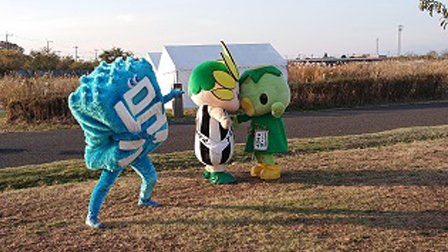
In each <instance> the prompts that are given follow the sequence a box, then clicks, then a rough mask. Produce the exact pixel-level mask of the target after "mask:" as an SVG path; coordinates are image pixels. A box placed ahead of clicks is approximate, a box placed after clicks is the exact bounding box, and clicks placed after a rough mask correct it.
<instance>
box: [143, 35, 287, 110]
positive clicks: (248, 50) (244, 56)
mask: <svg viewBox="0 0 448 252" xmlns="http://www.w3.org/2000/svg"><path fill="white" fill-rule="evenodd" d="M227 46H228V48H229V50H230V52H231V53H232V55H233V57H234V58H235V61H236V64H237V66H238V68H239V72H240V74H242V73H243V72H244V71H245V70H247V69H250V68H254V67H257V66H262V65H272V66H275V67H277V68H278V69H280V70H281V71H282V73H283V75H284V76H285V78H287V73H288V70H287V62H286V60H285V59H284V58H283V57H282V56H281V55H280V54H279V53H278V52H277V51H276V50H275V49H274V47H272V45H271V44H228V45H227ZM221 52H222V49H221V45H218V44H216V45H187V46H165V47H164V48H163V50H162V52H161V53H148V61H149V62H150V63H151V64H152V66H153V69H154V71H155V73H156V77H157V81H158V82H159V85H160V88H161V90H162V93H163V94H167V93H168V92H169V91H170V90H171V88H172V85H173V83H181V84H182V88H183V90H184V91H185V94H184V95H183V97H182V99H183V105H184V108H196V107H197V106H196V104H194V103H193V101H192V100H191V99H190V97H189V96H188V81H189V79H190V74H191V72H192V71H193V69H194V68H195V67H196V66H197V65H199V64H201V63H202V62H204V61H208V60H221V54H220V53H221ZM166 105H167V106H166V107H167V108H171V103H169V104H166Z"/></svg>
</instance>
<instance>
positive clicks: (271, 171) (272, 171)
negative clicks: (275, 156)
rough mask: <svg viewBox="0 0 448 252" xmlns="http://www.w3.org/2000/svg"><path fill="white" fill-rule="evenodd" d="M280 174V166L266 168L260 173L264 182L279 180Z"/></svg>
mask: <svg viewBox="0 0 448 252" xmlns="http://www.w3.org/2000/svg"><path fill="white" fill-rule="evenodd" d="M280 173H281V170H280V166H278V165H273V166H266V168H265V169H263V170H262V171H261V172H260V178H261V179H264V180H271V179H279V178H280Z"/></svg>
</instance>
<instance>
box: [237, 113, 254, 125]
mask: <svg viewBox="0 0 448 252" xmlns="http://www.w3.org/2000/svg"><path fill="white" fill-rule="evenodd" d="M250 119H252V117H250V116H248V115H237V116H236V120H237V121H238V123H243V122H247V121H249V120H250Z"/></svg>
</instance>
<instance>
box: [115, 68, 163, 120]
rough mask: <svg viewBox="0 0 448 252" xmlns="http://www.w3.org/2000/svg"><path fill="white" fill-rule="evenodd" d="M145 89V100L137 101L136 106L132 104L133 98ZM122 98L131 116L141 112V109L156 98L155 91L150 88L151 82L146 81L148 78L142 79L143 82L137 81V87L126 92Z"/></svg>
mask: <svg viewBox="0 0 448 252" xmlns="http://www.w3.org/2000/svg"><path fill="white" fill-rule="evenodd" d="M145 88H146V90H147V91H148V93H147V94H146V96H145V98H143V99H142V100H141V101H139V103H138V104H134V102H133V99H134V98H135V96H136V95H138V93H140V91H142V90H143V89H145ZM123 97H124V99H125V101H126V103H127V104H128V106H129V109H130V110H131V112H132V114H134V115H137V114H138V113H140V112H142V111H143V109H145V108H146V107H148V105H149V104H150V103H151V101H152V100H153V99H154V97H156V91H155V90H154V87H153V86H152V84H151V81H150V80H149V79H148V77H145V78H143V80H141V81H139V82H138V83H137V85H135V87H133V88H131V89H130V90H129V91H127V92H126V93H125V94H124V96H123Z"/></svg>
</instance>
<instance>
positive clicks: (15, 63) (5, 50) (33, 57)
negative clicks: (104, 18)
mask: <svg viewBox="0 0 448 252" xmlns="http://www.w3.org/2000/svg"><path fill="white" fill-rule="evenodd" d="M129 56H131V57H132V56H133V53H132V52H130V51H124V50H123V49H121V48H119V47H113V48H112V49H110V50H103V51H102V53H101V54H100V55H99V56H98V60H92V61H83V60H75V59H74V58H73V57H71V56H62V57H61V56H59V55H58V54H57V53H56V52H54V51H52V50H49V49H47V48H43V49H41V50H37V51H36V50H32V51H31V52H30V53H29V54H26V53H25V52H24V49H23V48H22V47H20V46H18V45H17V44H13V43H10V42H4V41H0V75H4V74H7V73H9V72H12V71H15V70H21V69H25V70H93V68H94V67H95V66H97V65H98V64H99V61H106V62H108V63H110V62H112V61H113V60H115V58H117V57H124V58H126V57H129Z"/></svg>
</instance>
